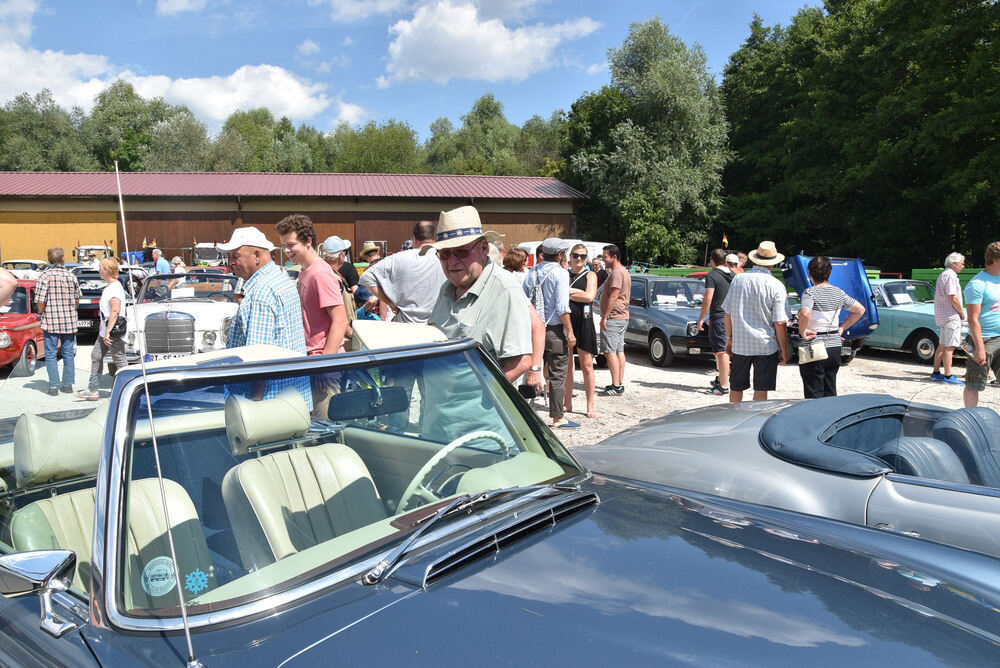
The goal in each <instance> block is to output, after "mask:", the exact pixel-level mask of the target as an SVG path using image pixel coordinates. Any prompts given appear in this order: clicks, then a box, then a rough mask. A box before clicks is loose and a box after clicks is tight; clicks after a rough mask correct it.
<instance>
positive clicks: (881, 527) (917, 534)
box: [875, 523, 920, 538]
mask: <svg viewBox="0 0 1000 668" xmlns="http://www.w3.org/2000/svg"><path fill="white" fill-rule="evenodd" d="M875 528H876V529H878V530H880V531H888V532H889V533H894V534H898V535H900V536H909V537H910V538H920V532H919V531H903V530H902V529H897V528H896V527H894V526H892V525H891V524H884V523H883V524H876V525H875Z"/></svg>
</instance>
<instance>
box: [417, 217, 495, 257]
mask: <svg viewBox="0 0 1000 668" xmlns="http://www.w3.org/2000/svg"><path fill="white" fill-rule="evenodd" d="M502 236H503V235H502V234H497V233H496V232H483V224H482V222H480V220H479V212H478V211H476V207H474V206H460V207H458V208H457V209H452V210H451V211H442V212H441V216H440V217H439V218H438V226H437V234H436V235H435V237H436V239H437V241H435V242H434V243H432V244H427V245H426V246H424V247H422V248H421V249H420V254H421V255H423V254H425V253H426V252H427V251H429V250H430V249H431V248H457V247H458V246H464V245H466V244H469V243H472V242H473V241H475V240H476V239H479V238H480V237H486V239H487V240H488V241H489V242H490V243H494V244H495V243H496V242H497V241H499V240H500V238H501V237H502Z"/></svg>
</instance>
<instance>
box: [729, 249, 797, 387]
mask: <svg viewBox="0 0 1000 668" xmlns="http://www.w3.org/2000/svg"><path fill="white" fill-rule="evenodd" d="M749 259H750V262H752V263H753V265H754V267H753V269H752V270H750V271H747V272H744V273H742V274H739V275H737V276H736V277H735V278H733V282H732V283H731V284H730V286H729V294H727V295H726V299H725V301H724V302H723V303H722V308H723V310H725V312H726V352H727V353H729V355H730V356H731V357H732V363H731V366H730V376H729V390H730V391H729V401H730V403H739V402H740V401H743V392H744V391H745V390H747V389H748V388H749V387H750V369H751V367H752V368H753V398H754V401H762V400H764V399H767V393H768V392H769V391H771V390H774V389H775V384H776V380H777V377H778V366H779V365H782V364H785V363H786V362H787V361H788V341H787V325H788V310H787V301H788V298H787V295H786V294H785V286H784V285H782V283H781V281H779V280H778V279H776V278H775V277H774V276H772V275H771V267H773V266H775V265H776V264H778V263H779V262H781V261H782V260H784V259H785V256H784V255H782V254H781V253H779V252H778V250H777V248H775V246H774V242H773V241H762V242H760V246H758V247H757V250H754V251H750V255H749Z"/></svg>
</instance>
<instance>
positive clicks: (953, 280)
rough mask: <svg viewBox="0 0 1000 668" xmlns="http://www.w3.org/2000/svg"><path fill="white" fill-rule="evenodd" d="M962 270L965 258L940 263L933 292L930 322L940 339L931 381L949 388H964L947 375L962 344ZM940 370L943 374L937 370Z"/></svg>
mask: <svg viewBox="0 0 1000 668" xmlns="http://www.w3.org/2000/svg"><path fill="white" fill-rule="evenodd" d="M963 269H965V256H964V255H962V254H961V253H951V254H950V255H948V257H946V258H945V259H944V271H942V272H941V275H940V276H938V278H937V285H936V287H935V289H934V322H935V324H937V326H938V327H940V328H941V337H940V339H939V341H938V346H937V350H935V351H934V371H933V372H932V373H931V380H940V381H943V382H945V383H950V384H951V385H964V383H963V382H962V381H960V380H959V379H958V378H956V377H955V376H954V374H952V372H951V359H952V353H954V352H955V348H957V347H958V346H959V345H961V343H962V321H963V320H965V309H964V308H963V306H962V286H961V284H960V283H959V281H958V272H960V271H962V270H963ZM942 367H943V370H944V373H939V372H938V369H941V368H942Z"/></svg>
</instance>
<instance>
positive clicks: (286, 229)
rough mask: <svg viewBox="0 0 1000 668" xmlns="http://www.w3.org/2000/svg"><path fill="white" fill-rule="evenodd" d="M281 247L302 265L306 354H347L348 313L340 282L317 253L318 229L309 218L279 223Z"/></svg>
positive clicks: (302, 216) (297, 215)
mask: <svg viewBox="0 0 1000 668" xmlns="http://www.w3.org/2000/svg"><path fill="white" fill-rule="evenodd" d="M276 228H277V230H278V234H279V235H280V237H281V247H282V249H284V252H285V254H286V255H288V257H289V259H290V260H291V261H292V262H294V263H296V264H300V265H302V271H301V272H300V273H299V285H298V288H299V301H301V302H302V324H303V325H304V326H305V330H306V353H307V354H309V355H331V354H333V353H342V352H344V333H345V332H346V330H347V311H346V310H345V308H344V298H343V296H342V295H341V292H340V281H339V279H338V278H337V275H336V274H335V273H334V272H333V269H331V268H330V265H328V264H327V263H326V262H323V261H322V260H321V259H320V257H319V253H318V252H317V251H316V229H315V227H313V223H312V221H311V220H310V219H309V217H308V216H304V215H302V214H293V215H291V216H288V217H286V218H283V219H281V220H280V221H278V224H277V225H276Z"/></svg>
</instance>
